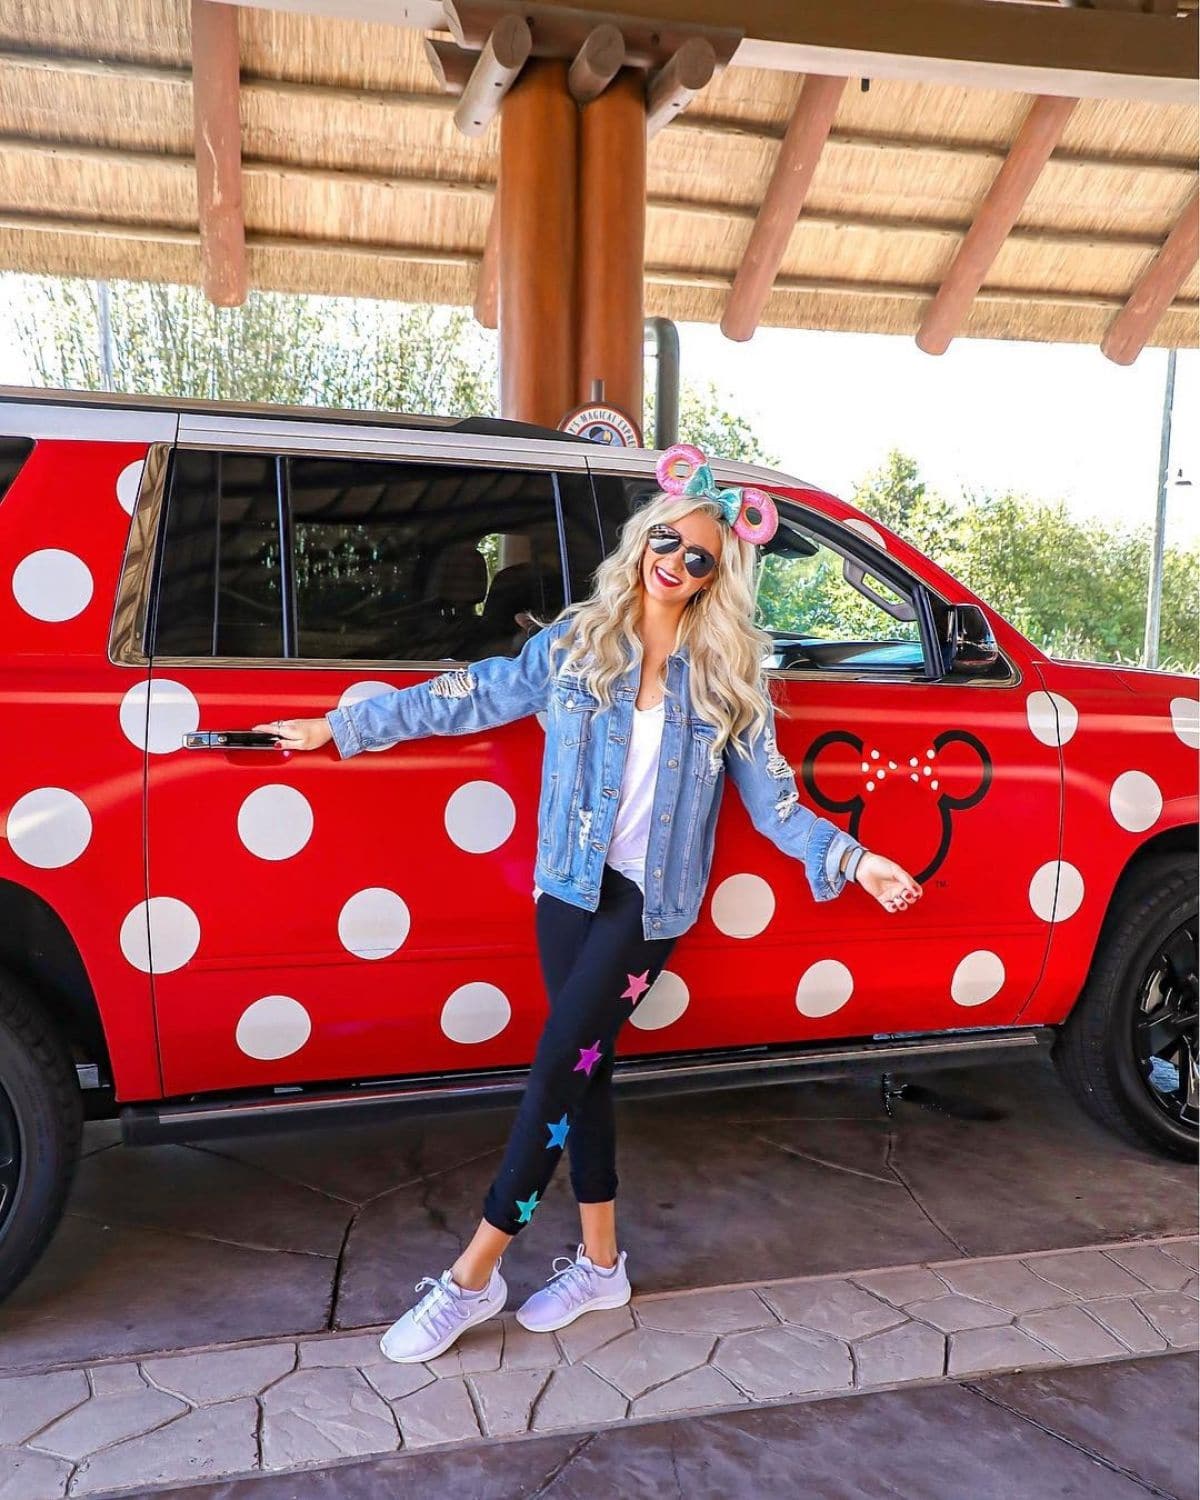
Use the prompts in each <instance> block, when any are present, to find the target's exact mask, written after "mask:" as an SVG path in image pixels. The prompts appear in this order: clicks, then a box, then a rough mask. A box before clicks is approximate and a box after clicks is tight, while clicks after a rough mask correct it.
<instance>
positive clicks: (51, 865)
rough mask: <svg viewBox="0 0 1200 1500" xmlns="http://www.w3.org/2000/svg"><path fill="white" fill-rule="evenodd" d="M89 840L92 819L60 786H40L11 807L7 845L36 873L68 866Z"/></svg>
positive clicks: (84, 805)
mask: <svg viewBox="0 0 1200 1500" xmlns="http://www.w3.org/2000/svg"><path fill="white" fill-rule="evenodd" d="M91 838H92V815H91V813H89V812H88V810H87V806H86V804H85V803H84V801H83V799H82V798H81V797H77V796H76V795H75V793H74V792H66V791H64V790H63V789H62V787H60V786H41V787H38V788H37V790H36V791H33V792H26V793H25V795H24V796H23V797H18V798H17V800H16V801H15V802H14V803H13V805H12V808H11V809H10V811H9V814H8V843H9V847H10V848H11V849H12V852H13V853H14V854H15V855H16V856H17V858H18V859H21V860H24V861H25V863H26V864H27V865H36V866H37V867H38V869H39V870H58V869H61V867H62V866H63V865H69V864H70V863H71V861H72V860H76V859H78V858H79V856H80V855H81V854H82V853H83V851H84V850H85V849H86V848H87V846H88V844H89V843H90V842H91Z"/></svg>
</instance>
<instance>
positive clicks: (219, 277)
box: [192, 0, 247, 307]
mask: <svg viewBox="0 0 1200 1500" xmlns="http://www.w3.org/2000/svg"><path fill="white" fill-rule="evenodd" d="M240 68H241V62H240V53H239V47H238V12H237V7H236V6H235V5H217V4H212V3H210V0H192V118H193V129H194V133H195V150H196V199H197V204H198V210H199V225H200V281H201V285H202V286H203V288H204V292H205V295H206V296H207V297H208V299H209V301H211V302H215V303H216V305H217V306H218V307H239V306H240V305H241V304H242V303H243V302H245V300H246V292H247V276H246V221H245V218H244V216H243V213H242V125H241V114H240V111H239V108H238V91H239V87H240Z"/></svg>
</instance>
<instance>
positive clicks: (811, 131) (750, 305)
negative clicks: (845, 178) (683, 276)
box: [721, 74, 846, 340]
mask: <svg viewBox="0 0 1200 1500" xmlns="http://www.w3.org/2000/svg"><path fill="white" fill-rule="evenodd" d="M845 87H846V80H845V79H844V78H823V77H821V76H820V75H819V74H812V75H810V76H809V77H808V78H806V79H805V80H804V86H803V88H802V89H801V91H800V98H799V99H798V100H797V102H796V108H795V110H794V111H793V113H792V122H791V124H790V125H789V126H788V129H787V134H786V135H785V136H784V138H783V144H782V145H781V146H780V148H779V157H778V160H777V161H776V163H775V171H774V172H773V173H772V176H771V181H770V185H769V186H768V188H767V191H766V195H765V196H764V198H763V201H762V207H761V208H760V209H759V211H758V218H757V219H756V220H755V224H754V229H753V231H752V233H751V235H750V243H749V245H747V247H746V253H745V255H744V256H743V257H742V263H741V266H740V267H739V268H738V273H737V276H736V278H735V279H734V283H733V291H732V292H731V293H730V294H729V302H728V304H727V305H726V308H725V316H724V317H723V318H722V319H721V332H722V333H723V334H724V335H725V337H726V338H728V339H739V340H744V339H748V338H750V337H751V336H752V334H753V333H754V330H755V329H756V328H757V327H758V320H759V318H761V317H762V310H763V308H764V307H765V306H766V301H767V298H768V297H769V296H770V295H771V287H772V286H773V285H774V283H775V278H776V276H777V275H778V274H779V267H780V264H781V263H782V261H783V255H784V251H785V250H786V249H787V246H788V240H789V239H790V238H791V234H792V230H793V229H794V228H795V227H796V220H797V218H798V217H799V215H800V210H801V208H802V207H803V205H804V199H805V197H806V195H807V193H808V189H809V185H810V184H811V182H812V179H813V173H814V172H815V171H816V167H817V162H818V160H819V159H820V156H821V151H822V150H823V148H824V146H825V142H826V140H827V138H828V136H829V131H830V129H831V127H832V125H833V117H834V115H836V114H837V109H838V104H839V103H840V101H841V97H842V93H843V91H844V89H845Z"/></svg>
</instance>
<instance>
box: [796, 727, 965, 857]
mask: <svg viewBox="0 0 1200 1500" xmlns="http://www.w3.org/2000/svg"><path fill="white" fill-rule="evenodd" d="M833 745H849V746H850V748H851V749H852V750H853V751H854V758H853V763H852V764H851V763H850V762H849V760H848V758H847V757H846V756H845V755H844V754H843V755H840V756H839V755H837V754H831V753H830V747H831V746H833ZM801 777H802V779H803V782H804V786H805V788H806V789H807V791H808V793H809V795H810V796H811V797H812V799H813V801H814V802H816V803H818V804H819V806H821V807H823V808H825V810H826V811H827V812H848V813H849V814H850V833H851V834H852V836H853V837H854V838H856V839H858V841H859V842H860V843H862V844H865V845H866V846H867V848H868V849H872V848H887V849H892V848H899V849H901V850H903V851H904V852H905V855H906V856H907V858H908V859H909V860H911V861H912V864H915V863H916V862H917V860H918V859H924V860H925V866H924V868H923V869H921V870H913V878H914V879H915V880H917V881H918V882H919V883H923V882H924V881H926V880H928V879H929V877H930V876H931V875H933V874H935V873H936V871H937V870H938V869H939V868H940V866H941V864H942V861H943V860H944V859H945V858H946V854H947V852H948V851H949V848H950V833H951V826H952V822H953V818H954V814H955V813H957V812H962V811H964V810H965V809H966V808H968V807H974V806H975V804H976V803H977V802H981V801H982V800H983V798H984V797H985V796H986V795H987V791H988V788H989V787H990V786H991V784H992V759H991V756H990V755H989V754H988V752H987V749H986V747H985V746H984V744H983V742H982V741H981V740H979V739H977V738H976V737H975V735H973V734H970V733H968V731H967V730H965V729H945V730H943V731H942V732H941V733H940V734H937V735H934V736H933V737H932V738H931V739H929V740H924V741H922V742H921V744H920V747H919V748H918V747H917V746H916V745H915V744H914V745H913V746H912V747H911V748H909V749H908V750H907V752H901V753H897V750H896V747H895V745H894V744H893V745H892V747H891V749H890V750H888V749H881V748H879V747H878V746H875V745H871V746H868V745H867V744H866V743H865V741H864V740H863V739H862V738H861V737H860V736H858V735H856V734H850V733H849V732H848V731H847V730H844V729H832V730H830V731H829V733H828V734H823V735H820V736H819V737H818V738H817V739H815V740H814V741H813V742H812V744H811V745H810V746H809V748H808V751H807V753H806V754H805V757H804V763H803V765H802V767H801ZM910 850H911V851H914V852H913V853H911V854H910V853H909V851H910ZM910 868H911V865H910Z"/></svg>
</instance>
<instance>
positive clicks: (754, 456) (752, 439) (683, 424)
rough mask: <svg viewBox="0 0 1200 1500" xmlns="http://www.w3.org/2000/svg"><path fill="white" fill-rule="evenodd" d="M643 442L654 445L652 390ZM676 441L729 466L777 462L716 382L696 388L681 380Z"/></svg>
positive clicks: (649, 388) (694, 385) (747, 419)
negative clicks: (691, 444)
mask: <svg viewBox="0 0 1200 1500" xmlns="http://www.w3.org/2000/svg"><path fill="white" fill-rule="evenodd" d="M642 430H643V432H644V433H645V435H646V442H647V444H650V443H652V442H653V441H654V390H653V388H652V387H650V386H648V387H647V390H646V418H645V422H644V424H643V428H642ZM679 441H680V442H681V443H694V444H695V445H696V447H697V448H699V449H700V451H701V452H702V453H704V454H705V455H706V456H707V457H708V458H710V459H712V458H724V459H728V460H729V461H730V462H731V463H744V464H765V465H766V466H767V467H768V468H769V467H771V466H772V465H775V464H777V463H778V462H779V460H778V459H777V458H776V457H775V456H774V455H773V454H770V453H768V452H767V451H766V450H765V449H764V448H763V445H762V442H761V441H760V439H759V436H758V434H757V433H756V432H755V431H754V428H753V426H752V425H751V423H750V420H749V418H748V417H745V416H743V415H742V413H741V412H738V411H736V410H735V409H734V408H733V407H732V406H730V405H729V400H728V397H726V396H724V395H723V394H722V393H721V392H720V391H718V390H717V387H716V383H715V381H712V380H710V381H708V382H707V384H705V385H697V384H696V383H695V382H694V381H691V380H684V381H681V382H680V387H679Z"/></svg>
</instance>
